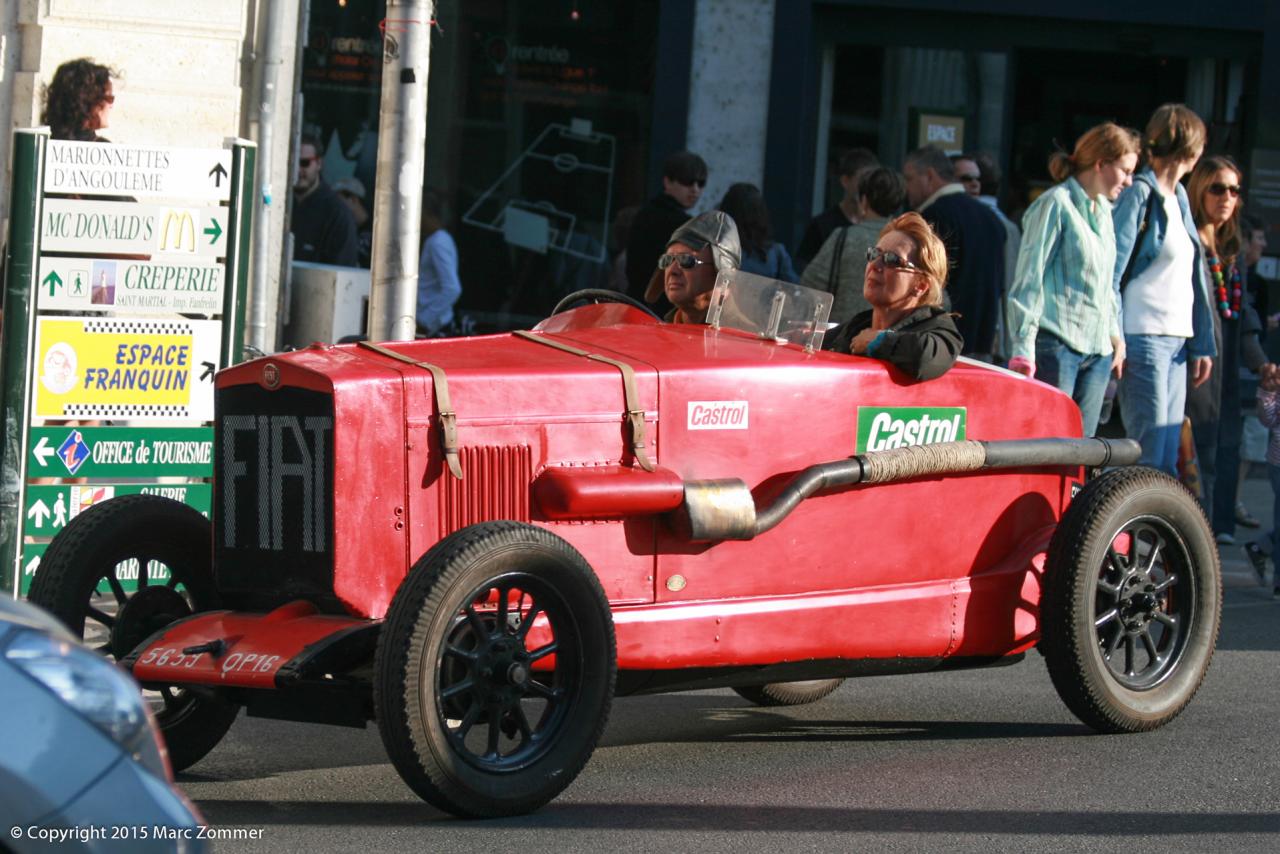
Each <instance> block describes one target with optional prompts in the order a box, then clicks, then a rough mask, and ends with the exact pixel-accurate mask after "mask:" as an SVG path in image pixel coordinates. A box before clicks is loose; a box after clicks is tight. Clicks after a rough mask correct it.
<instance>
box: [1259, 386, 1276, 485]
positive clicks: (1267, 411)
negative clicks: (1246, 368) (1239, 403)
mask: <svg viewBox="0 0 1280 854" xmlns="http://www.w3.org/2000/svg"><path fill="white" fill-rule="evenodd" d="M1258 420H1259V421H1261V422H1262V426H1263V427H1266V428H1267V465H1269V466H1280V392H1274V391H1267V390H1266V389H1261V388H1260V389H1258Z"/></svg>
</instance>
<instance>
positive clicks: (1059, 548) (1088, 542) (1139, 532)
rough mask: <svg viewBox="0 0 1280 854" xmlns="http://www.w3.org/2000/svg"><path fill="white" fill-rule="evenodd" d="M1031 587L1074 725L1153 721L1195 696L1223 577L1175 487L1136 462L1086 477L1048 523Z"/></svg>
mask: <svg viewBox="0 0 1280 854" xmlns="http://www.w3.org/2000/svg"><path fill="white" fill-rule="evenodd" d="M1042 587H1043V595H1042V599H1041V603H1040V612H1041V639H1040V647H1041V650H1042V651H1043V653H1044V657H1045V663H1046V665H1047V666H1048V669H1049V675H1050V677H1052V679H1053V684H1054V687H1055V688H1056V689H1057V691H1058V694H1059V696H1061V697H1062V700H1063V702H1065V703H1066V705H1067V707H1068V708H1069V709H1070V710H1071V711H1072V712H1073V713H1074V714H1075V715H1076V717H1078V718H1079V719H1080V720H1081V721H1083V722H1084V723H1085V724H1087V725H1088V726H1090V727H1092V728H1093V729H1095V730H1097V731H1098V732H1103V733H1119V732H1142V731H1146V730H1151V729H1155V728H1157V727H1160V726H1163V725H1164V724H1166V723H1168V722H1169V721H1171V720H1173V718H1175V717H1176V716H1177V715H1178V713H1179V712H1181V711H1182V710H1183V709H1184V708H1185V707H1186V705H1187V703H1189V702H1190V701H1191V698H1192V697H1193V696H1195V693H1196V691H1197V690H1198V689H1199V687H1200V684H1201V682H1202V681H1203V680H1204V677H1205V673H1206V672H1207V670H1208V668H1209V662H1210V660H1211V659H1212V658H1213V650H1214V645H1215V644H1216V642H1217V637H1218V624H1219V619H1220V615H1221V604H1222V578H1221V568H1220V566H1219V563H1218V551H1217V548H1216V547H1215V546H1214V542H1213V533H1212V531H1211V530H1210V528H1209V524H1208V522H1207V521H1206V520H1205V517H1204V513H1203V512H1202V511H1201V509H1200V504H1199V502H1198V501H1197V500H1196V499H1195V497H1194V496H1192V495H1191V493H1190V492H1188V491H1187V489H1186V488H1185V487H1183V486H1182V484H1180V483H1178V482H1177V481H1176V480H1174V479H1173V478H1171V477H1169V476H1168V475H1166V474H1163V473H1162V472H1158V471H1155V470H1154V469H1149V468H1145V467H1130V468H1122V469H1114V470H1112V471H1109V472H1107V473H1105V474H1103V475H1102V476H1100V477H1098V478H1096V479H1095V480H1093V481H1092V482H1090V483H1089V484H1088V485H1087V486H1086V487H1085V488H1084V490H1083V491H1082V492H1081V493H1080V494H1079V495H1077V496H1076V497H1075V499H1074V500H1073V501H1072V502H1071V505H1070V506H1069V507H1068V508H1067V512H1066V513H1065V514H1064V515H1063V519H1062V521H1061V523H1060V524H1059V525H1058V528H1057V530H1056V531H1055V532H1054V535H1053V538H1052V540H1051V542H1050V546H1049V555H1048V560H1047V563H1046V566H1045V573H1044V581H1043V585H1042Z"/></svg>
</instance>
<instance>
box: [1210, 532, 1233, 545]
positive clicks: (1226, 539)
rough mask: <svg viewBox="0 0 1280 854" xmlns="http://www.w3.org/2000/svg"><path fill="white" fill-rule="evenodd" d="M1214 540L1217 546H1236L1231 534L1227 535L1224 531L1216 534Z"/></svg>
mask: <svg viewBox="0 0 1280 854" xmlns="http://www.w3.org/2000/svg"><path fill="white" fill-rule="evenodd" d="M1214 539H1216V540H1217V541H1218V545H1220V546H1234V545H1235V544H1236V538H1235V537H1234V536H1232V535H1231V534H1228V533H1227V532H1226V531H1223V532H1222V533H1221V534H1218V536H1216V537H1214Z"/></svg>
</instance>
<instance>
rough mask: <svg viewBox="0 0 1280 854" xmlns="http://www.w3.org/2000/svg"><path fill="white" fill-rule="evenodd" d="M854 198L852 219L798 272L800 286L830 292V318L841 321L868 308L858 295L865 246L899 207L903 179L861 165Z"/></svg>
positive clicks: (884, 168) (886, 169)
mask: <svg viewBox="0 0 1280 854" xmlns="http://www.w3.org/2000/svg"><path fill="white" fill-rule="evenodd" d="M857 197H858V221H857V222H856V223H854V224H853V225H847V226H844V227H842V228H838V229H836V230H835V231H833V232H832V233H831V235H830V236H829V237H828V238H827V241H826V242H825V243H823V244H822V248H821V249H819V250H818V254H817V255H815V256H814V259H813V263H811V264H810V265H809V266H808V267H805V268H804V273H803V274H802V275H801V276H800V284H802V285H804V286H805V287H808V288H814V289H816V290H820V291H827V292H828V293H831V294H833V295H834V297H835V299H834V301H833V302H832V304H831V316H830V318H829V319H830V321H831V322H832V323H845V322H846V321H848V320H850V319H852V318H853V316H854V315H855V314H858V313H860V312H863V311H866V310H867V309H869V308H871V303H869V302H867V299H866V297H864V296H863V295H862V288H863V285H864V279H865V275H866V269H867V250H868V249H870V248H871V247H873V246H875V245H876V240H877V239H878V238H879V237H880V232H881V231H882V230H883V229H884V227H885V226H886V225H888V224H889V218H890V217H891V216H893V215H894V214H896V213H898V211H900V210H901V209H902V205H903V203H904V202H905V201H906V198H907V187H906V182H905V181H903V178H902V176H901V175H900V174H898V173H897V172H895V171H893V170H892V169H890V168H889V167H887V166H874V167H872V168H870V169H864V170H862V172H860V173H859V175H858V188H857Z"/></svg>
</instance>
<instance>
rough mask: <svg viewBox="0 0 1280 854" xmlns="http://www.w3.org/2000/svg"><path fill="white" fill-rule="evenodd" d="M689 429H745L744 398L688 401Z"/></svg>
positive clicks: (745, 410)
mask: <svg viewBox="0 0 1280 854" xmlns="http://www.w3.org/2000/svg"><path fill="white" fill-rule="evenodd" d="M689 429H690V430H746V429H747V402H746V401H745V400H691V401H689Z"/></svg>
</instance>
